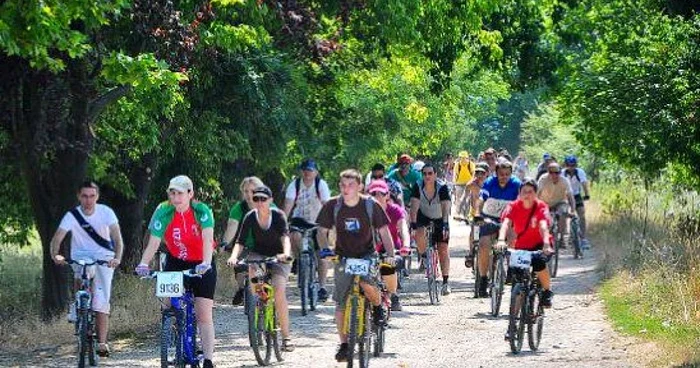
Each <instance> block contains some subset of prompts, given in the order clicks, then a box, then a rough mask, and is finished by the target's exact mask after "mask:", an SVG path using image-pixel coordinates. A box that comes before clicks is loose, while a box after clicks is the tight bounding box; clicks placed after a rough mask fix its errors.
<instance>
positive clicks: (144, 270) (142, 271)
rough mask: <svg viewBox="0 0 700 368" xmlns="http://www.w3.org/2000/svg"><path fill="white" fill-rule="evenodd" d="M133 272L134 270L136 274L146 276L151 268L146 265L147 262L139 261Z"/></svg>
mask: <svg viewBox="0 0 700 368" xmlns="http://www.w3.org/2000/svg"><path fill="white" fill-rule="evenodd" d="M134 272H136V274H137V275H139V276H141V277H144V276H148V275H149V274H150V273H151V269H150V267H148V265H147V264H144V263H140V264H139V265H138V266H136V268H135V269H134Z"/></svg>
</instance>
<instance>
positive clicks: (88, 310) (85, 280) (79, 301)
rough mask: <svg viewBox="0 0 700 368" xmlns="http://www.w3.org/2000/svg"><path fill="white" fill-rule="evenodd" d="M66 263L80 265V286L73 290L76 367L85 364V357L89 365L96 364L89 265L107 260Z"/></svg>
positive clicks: (94, 318) (103, 262) (104, 262)
mask: <svg viewBox="0 0 700 368" xmlns="http://www.w3.org/2000/svg"><path fill="white" fill-rule="evenodd" d="M67 262H68V264H74V265H78V266H80V286H79V287H78V290H76V292H75V300H74V301H73V302H74V303H75V312H76V320H75V324H74V325H75V335H76V336H78V367H84V366H85V358H87V359H88V362H89V364H90V365H91V366H96V365H97V351H96V348H95V346H96V343H97V326H96V317H95V311H93V310H92V278H91V277H90V275H88V268H89V267H96V266H97V265H107V264H108V262H107V261H101V260H97V261H87V260H78V261H75V260H68V261H67Z"/></svg>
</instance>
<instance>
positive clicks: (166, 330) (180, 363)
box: [160, 310, 185, 368]
mask: <svg viewBox="0 0 700 368" xmlns="http://www.w3.org/2000/svg"><path fill="white" fill-rule="evenodd" d="M179 314H180V312H178V311H173V310H164V311H163V313H162V316H161V323H160V367H161V368H169V367H176V368H184V367H185V361H184V359H183V357H182V350H183V346H182V340H183V339H182V337H181V336H182V335H181V333H182V330H183V329H184V326H183V328H181V325H183V324H184V322H183V321H182V320H183V319H182V318H178V315H179Z"/></svg>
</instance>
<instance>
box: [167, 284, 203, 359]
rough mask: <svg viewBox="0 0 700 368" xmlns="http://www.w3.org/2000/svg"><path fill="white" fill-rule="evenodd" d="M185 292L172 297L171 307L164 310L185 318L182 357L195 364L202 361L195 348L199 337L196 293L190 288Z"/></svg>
mask: <svg viewBox="0 0 700 368" xmlns="http://www.w3.org/2000/svg"><path fill="white" fill-rule="evenodd" d="M185 290H186V291H185V294H184V295H183V296H181V297H175V298H170V308H169V309H164V310H163V311H162V313H163V314H165V313H172V315H174V316H175V317H176V318H182V317H184V318H185V331H184V334H182V335H181V336H182V340H183V341H182V345H181V346H183V350H182V357H183V359H184V361H185V363H186V364H194V363H198V362H199V361H200V358H201V357H200V356H198V354H197V351H196V349H195V345H196V339H197V327H196V321H197V317H196V315H195V310H194V294H192V290H191V289H190V288H186V289H185Z"/></svg>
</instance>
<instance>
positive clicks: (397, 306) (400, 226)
mask: <svg viewBox="0 0 700 368" xmlns="http://www.w3.org/2000/svg"><path fill="white" fill-rule="evenodd" d="M367 192H368V193H369V194H370V195H371V196H372V197H373V198H374V199H375V200H376V201H377V203H379V205H380V206H381V207H382V208H383V209H384V211H385V212H386V214H387V216H388V217H389V232H390V233H391V237H392V238H393V240H394V249H395V250H401V249H402V248H403V247H404V246H406V247H408V246H409V244H411V243H410V241H411V240H410V237H409V234H408V226H407V224H406V212H405V210H404V209H403V207H401V206H400V205H398V204H396V203H394V201H393V200H390V198H392V197H394V196H395V195H393V194H392V193H390V192H389V186H388V185H387V184H386V182H384V181H382V180H374V181H372V183H371V184H370V185H369V188H368V189H367ZM375 247H376V250H377V252H379V254H382V253H383V251H384V244H382V243H377V244H376V246H375ZM396 264H397V266H396V272H401V270H402V269H403V267H404V265H403V259H402V258H401V257H400V256H397V257H396ZM401 309H402V308H401V302H400V301H399V295H398V294H397V293H395V292H393V293H392V295H391V310H392V311H400V310H401Z"/></svg>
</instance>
